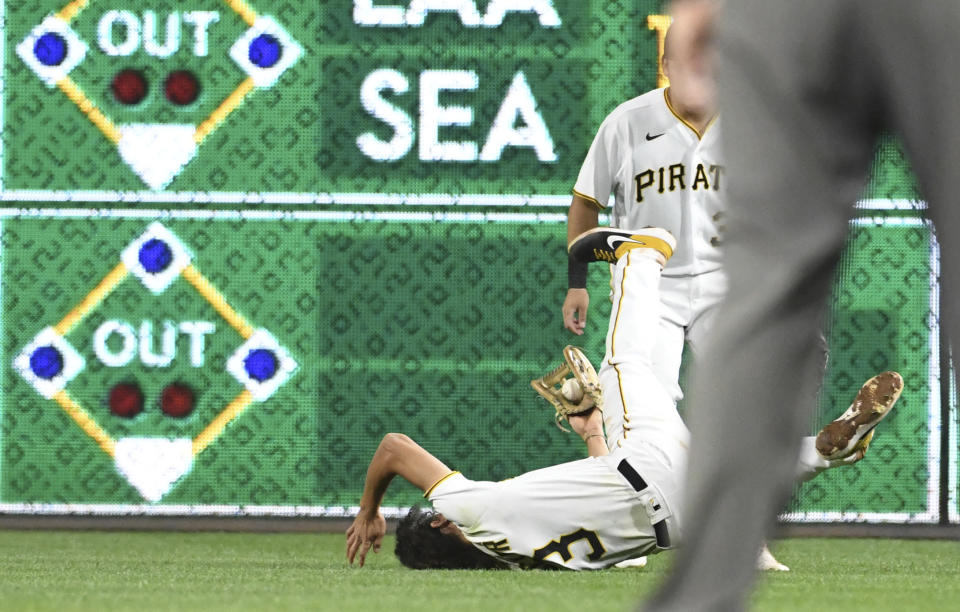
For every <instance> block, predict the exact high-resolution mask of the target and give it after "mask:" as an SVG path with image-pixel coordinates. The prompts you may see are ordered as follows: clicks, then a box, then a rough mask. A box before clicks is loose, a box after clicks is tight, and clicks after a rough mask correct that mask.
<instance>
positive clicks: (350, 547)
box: [347, 510, 387, 567]
mask: <svg viewBox="0 0 960 612" xmlns="http://www.w3.org/2000/svg"><path fill="white" fill-rule="evenodd" d="M386 533H387V521H386V519H384V518H383V515H382V514H380V512H379V510H378V511H377V512H375V513H374V514H373V515H372V516H368V515H367V513H364V512H363V511H362V510H361V511H360V514H358V515H357V518H356V519H354V521H353V524H352V525H350V527H349V529H347V561H349V562H350V565H353V560H354V558H356V559H357V561H358V563H359V565H360V567H363V562H364V561H366V559H367V553H368V552H369V551H370V549H371V548H373V552H375V553H377V552H380V545H381V544H383V536H384V535H385V534H386Z"/></svg>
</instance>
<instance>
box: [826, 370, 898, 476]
mask: <svg viewBox="0 0 960 612" xmlns="http://www.w3.org/2000/svg"><path fill="white" fill-rule="evenodd" d="M902 391H903V377H901V376H900V375H899V374H898V373H896V372H884V373H882V374H877V375H876V376H874V377H873V378H871V379H870V380H868V381H867V382H865V383H863V386H862V387H860V391H859V392H858V393H857V397H856V398H855V399H854V400H853V403H852V404H850V407H849V408H847V411H846V412H844V413H843V414H842V415H840V418H838V419H835V420H834V421H833V422H831V423H829V424H828V425H827V426H826V427H824V428H823V429H821V430H820V433H818V434H817V440H816V447H817V453H819V454H820V456H821V457H823V458H824V459H827V460H829V461H832V460H835V459H843V458H845V457H850V456H851V455H853V454H854V453H859V456H860V457H862V456H863V454H864V453H866V451H867V447H868V446H869V445H870V441H871V440H872V439H873V428H874V427H876V426H877V423H879V422H880V421H881V420H883V418H884V417H885V416H887V414H889V413H890V411H891V410H892V409H893V405H894V404H895V403H897V399H898V398H899V397H900V393H901V392H902Z"/></svg>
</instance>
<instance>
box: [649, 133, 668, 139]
mask: <svg viewBox="0 0 960 612" xmlns="http://www.w3.org/2000/svg"><path fill="white" fill-rule="evenodd" d="M664 134H666V132H660V133H659V134H656V135H655V136H651V135H650V132H647V140H648V141H649V140H656V139H657V138H660V137H661V136H663V135H664Z"/></svg>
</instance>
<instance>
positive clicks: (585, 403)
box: [530, 346, 603, 431]
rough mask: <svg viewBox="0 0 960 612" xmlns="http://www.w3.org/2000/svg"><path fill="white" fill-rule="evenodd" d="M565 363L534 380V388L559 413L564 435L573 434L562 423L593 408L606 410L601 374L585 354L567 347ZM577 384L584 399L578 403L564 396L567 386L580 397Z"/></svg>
mask: <svg viewBox="0 0 960 612" xmlns="http://www.w3.org/2000/svg"><path fill="white" fill-rule="evenodd" d="M563 359H564V362H563V363H562V364H560V366H559V367H557V368H556V369H555V370H553V371H552V372H549V373H547V374H544V375H543V376H541V377H540V378H535V379H533V380H531V381H530V386H531V387H533V389H534V391H536V392H537V393H539V394H540V395H541V396H543V397H544V399H546V400H547V401H548V402H550V403H551V404H552V405H553V407H554V408H555V409H556V411H557V412H556V414H555V415H554V419H555V420H556V422H557V427H559V428H560V429H562V430H563V431H569V430H568V429H567V428H565V427H564V426H563V425H562V424H561V423H562V421H563V420H564V419H566V418H567V417H568V416H570V415H576V414H582V413H584V412H587V411H589V410H591V409H592V408H598V409H600V410H603V395H602V394H601V393H600V379H599V378H598V377H597V371H596V370H594V369H593V365H592V364H591V363H590V360H588V359H587V358H586V356H585V355H584V354H583V351H582V350H580V349H579V348H577V347H575V346H567V347H565V348H564V349H563ZM567 381H573V382H567ZM574 382H575V383H576V385H577V386H579V391H580V395H581V397H580V398H578V399H577V398H575V401H574V399H569V398H568V397H567V396H565V395H564V393H563V386H564V383H566V384H567V387H568V392H569V391H570V390H572V391H574V394H576V391H577V389H576V388H575V387H574V384H573V383H574ZM571 387H572V389H571Z"/></svg>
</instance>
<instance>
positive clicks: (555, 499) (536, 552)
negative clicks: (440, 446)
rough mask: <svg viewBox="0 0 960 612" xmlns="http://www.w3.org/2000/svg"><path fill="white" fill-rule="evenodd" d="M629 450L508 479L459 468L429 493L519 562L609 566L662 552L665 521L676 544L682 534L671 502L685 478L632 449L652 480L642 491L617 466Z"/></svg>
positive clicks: (486, 545)
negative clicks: (660, 526)
mask: <svg viewBox="0 0 960 612" xmlns="http://www.w3.org/2000/svg"><path fill="white" fill-rule="evenodd" d="M626 456H627V455H626V454H624V453H614V454H611V455H608V456H606V457H590V458H587V459H581V460H579V461H572V462H569V463H562V464H559V465H554V466H551V467H547V468H544V469H540V470H535V471H532V472H527V473H525V474H522V475H520V476H517V477H516V478H511V479H508V480H503V481H500V482H487V481H473V480H469V479H467V478H466V477H464V476H463V475H462V474H460V473H459V472H453V473H451V474H449V475H448V476H446V477H445V478H444V479H442V480H441V481H440V482H438V483H437V484H435V485H434V486H433V487H432V488H431V489H430V490H429V491H427V493H426V495H425V496H426V497H427V498H428V499H429V500H430V501H431V503H432V504H433V507H434V509H436V510H437V511H438V512H440V513H441V514H443V515H444V516H445V517H446V518H448V519H449V520H451V521H453V522H454V523H456V524H457V526H458V527H460V529H461V531H462V532H463V534H464V535H465V536H466V537H467V539H469V540H470V541H471V542H472V543H473V544H474V545H475V546H476V547H477V548H479V549H480V550H482V551H484V552H486V553H487V554H489V555H491V556H495V557H497V558H499V559H501V560H502V561H505V562H507V563H509V564H511V565H514V566H518V567H524V568H530V567H547V566H550V567H561V568H566V569H572V570H588V569H603V568H606V567H610V566H613V565H615V564H617V563H619V562H621V561H624V560H625V559H632V558H636V557H640V556H643V555H648V554H651V553H654V552H657V551H658V550H659V549H658V548H657V540H656V535H655V530H654V528H653V526H652V525H653V524H654V523H657V522H659V521H661V520H666V525H667V528H668V530H670V532H671V533H670V539H671V541H672V543H673V545H675V544H676V541H677V540H678V539H679V537H680V534H679V527H678V525H679V523H678V522H677V520H676V509H675V508H672V507H671V505H670V503H674V504H675V503H676V499H677V496H678V490H679V477H682V476H678V474H677V472H676V470H674V471H671V470H670V469H667V468H666V467H665V466H664V465H663V463H662V462H659V461H658V460H657V459H655V458H653V457H654V453H650V455H649V456H633V455H631V456H629V458H628V460H629V462H630V464H631V465H632V466H634V467H635V469H636V471H637V472H638V473H641V474H643V476H644V479H645V480H647V483H648V488H647V489H645V490H644V491H642V492H640V493H638V492H637V491H636V490H635V489H634V488H633V487H632V486H630V484H629V482H628V481H627V480H626V478H625V477H624V476H623V475H622V474H621V473H620V472H619V471H618V470H617V465H618V463H619V462H620V461H621V460H622V459H624V458H625V457H626ZM654 483H656V484H654ZM671 510H672V511H671Z"/></svg>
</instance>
